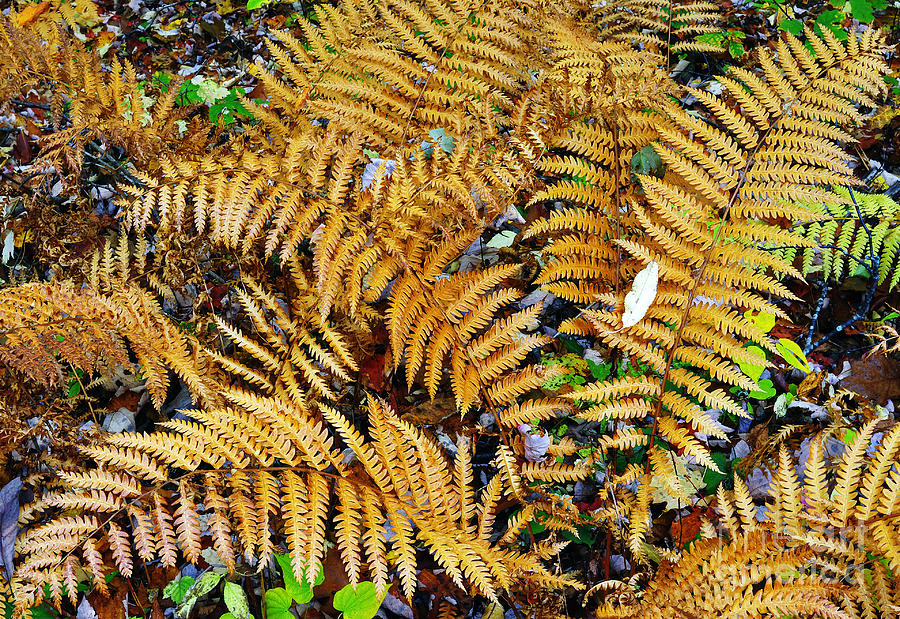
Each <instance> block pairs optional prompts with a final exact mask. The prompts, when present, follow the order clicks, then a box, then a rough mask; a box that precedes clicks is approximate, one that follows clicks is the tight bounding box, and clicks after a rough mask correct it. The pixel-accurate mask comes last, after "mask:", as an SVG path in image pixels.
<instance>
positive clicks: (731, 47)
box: [728, 41, 747, 58]
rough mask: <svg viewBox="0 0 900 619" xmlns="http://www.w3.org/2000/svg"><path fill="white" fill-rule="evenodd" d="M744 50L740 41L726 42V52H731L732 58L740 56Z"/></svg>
mask: <svg viewBox="0 0 900 619" xmlns="http://www.w3.org/2000/svg"><path fill="white" fill-rule="evenodd" d="M745 51H747V50H745V49H744V45H743V44H742V43H738V42H737V41H729V42H728V53H729V54H731V57H732V58H740V57H741V56H743V55H744V52H745Z"/></svg>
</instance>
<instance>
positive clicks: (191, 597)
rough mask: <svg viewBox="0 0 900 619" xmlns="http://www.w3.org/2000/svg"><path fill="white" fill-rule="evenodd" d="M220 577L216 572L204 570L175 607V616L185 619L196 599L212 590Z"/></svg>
mask: <svg viewBox="0 0 900 619" xmlns="http://www.w3.org/2000/svg"><path fill="white" fill-rule="evenodd" d="M221 579H222V575H221V574H219V573H218V572H205V573H204V574H203V575H202V576H201V577H200V579H199V580H198V581H197V582H196V583H194V585H193V586H192V587H190V588H189V589H188V590H187V592H186V593H185V594H184V597H183V599H182V600H181V603H180V604H178V606H177V607H176V608H175V616H176V617H177V618H178V619H187V617H188V616H189V615H190V614H191V610H193V608H194V604H196V602H197V600H199V599H200V598H202V597H203V596H204V595H206V594H207V593H209V592H210V591H212V590H213V588H215V586H216V585H217V584H219V581H220V580H221Z"/></svg>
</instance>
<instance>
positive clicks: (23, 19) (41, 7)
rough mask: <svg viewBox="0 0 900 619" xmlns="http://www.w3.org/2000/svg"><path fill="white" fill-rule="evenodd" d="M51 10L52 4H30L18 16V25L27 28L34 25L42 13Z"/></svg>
mask: <svg viewBox="0 0 900 619" xmlns="http://www.w3.org/2000/svg"><path fill="white" fill-rule="evenodd" d="M49 8H50V3H49V2H47V1H45V2H40V3H38V4H29V5H28V6H26V7H25V8H24V9H22V11H21V12H20V13H19V14H17V15H16V23H17V24H18V25H19V26H27V25H28V24H30V23H32V22H33V21H34V20H36V19H37V18H38V17H40V16H41V14H42V13H44V12H46V11H47V9H49Z"/></svg>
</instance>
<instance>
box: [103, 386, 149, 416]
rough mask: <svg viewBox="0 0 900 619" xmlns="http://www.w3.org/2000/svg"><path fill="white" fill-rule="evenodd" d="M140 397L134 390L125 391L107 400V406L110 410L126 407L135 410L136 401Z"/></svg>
mask: <svg viewBox="0 0 900 619" xmlns="http://www.w3.org/2000/svg"><path fill="white" fill-rule="evenodd" d="M140 399H141V394H140V393H136V392H134V391H130V390H129V391H126V392H125V393H123V394H122V395H120V396H116V397H114V398H113V399H112V400H110V401H109V406H108V407H107V408H108V409H109V410H110V411H117V410H119V409H120V408H127V409H128V410H131V411H133V410H137V404H138V401H140Z"/></svg>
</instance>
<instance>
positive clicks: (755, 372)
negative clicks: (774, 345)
mask: <svg viewBox="0 0 900 619" xmlns="http://www.w3.org/2000/svg"><path fill="white" fill-rule="evenodd" d="M747 352H749V353H753V354H755V355H756V356H757V357H758V358H759V363H750V362H749V361H743V360H740V359H738V365H739V366H740V368H741V371H742V372H743V373H744V374H746V375H747V376H749V377H750V380H752V381H753V382H754V383H755V382H756V381H758V380H759V377H760V376H762V373H763V370H765V369H766V353H765V351H763V349H762V348H760V347H759V346H748V347H747Z"/></svg>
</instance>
